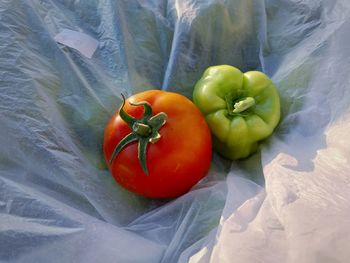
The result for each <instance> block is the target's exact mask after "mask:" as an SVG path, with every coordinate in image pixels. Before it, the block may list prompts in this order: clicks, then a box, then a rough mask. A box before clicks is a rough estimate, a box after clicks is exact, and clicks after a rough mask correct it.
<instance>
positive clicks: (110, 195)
mask: <svg viewBox="0 0 350 263" xmlns="http://www.w3.org/2000/svg"><path fill="white" fill-rule="evenodd" d="M63 29H71V30H75V31H80V32H84V33H86V34H88V35H90V36H92V37H94V38H95V39H97V40H98V41H99V46H98V48H97V50H96V52H95V54H94V56H93V57H92V59H88V58H86V57H84V56H83V55H82V54H80V53H79V52H78V51H76V50H74V49H71V48H68V47H65V46H63V45H60V44H57V43H56V42H55V41H54V39H53V38H54V37H55V35H56V34H58V33H59V32H61V31H62V30H63ZM349 35H350V2H349V1H347V0H337V1H334V0H323V1H321V0H304V1H301V0H266V1H263V0H209V1H208V0H181V1H180V0H168V1H166V0H164V1H157V0H153V1H151V0H149V1H148V0H147V1H146V0H144V1H143V0H138V1H136V0H132V1H126V0H125V1H123V0H101V1H94V0H84V1H79V0H76V1H74V0H56V1H53V0H40V1H39V0H28V1H19V0H2V1H1V2H0V262H26V263H30V262H33V263H34V262H35V263H40V262H50V263H51V262H87V263H90V262H91V263H94V262H103V263H108V262H122V263H124V262H132V263H135V262H136V263H137V262H147V263H148V262H163V263H165V262H170V263H172V262H181V263H182V262H191V263H194V262H200V263H209V262H210V263H217V262H223V263H226V262H235V263H250V262H252V263H253V262H276V263H277V262H278V263H280V262H287V263H292V262H293V263H294V262H300V263H304V262H305V263H313V262H315V263H316V262H317V263H323V262H324V263H333V262H337V263H338V262H349V258H350V250H349V246H350V245H349V244H350V228H349V225H350V140H349V136H348V134H349V130H350V111H349V109H350V74H349V72H350V46H349ZM217 64H230V65H233V66H236V67H239V68H240V69H241V70H242V71H247V70H255V69H257V70H261V71H264V72H265V73H266V74H267V75H269V76H270V77H271V78H272V79H273V81H274V82H275V84H276V86H277V87H278V89H279V91H280V95H281V100H282V120H281V123H280V125H279V126H278V128H277V130H276V131H275V133H274V135H273V136H272V137H271V138H269V139H268V140H267V141H265V142H264V143H263V144H262V145H261V148H260V150H259V152H258V153H257V154H255V155H253V156H252V157H250V158H248V159H247V160H243V161H238V162H229V161H227V160H224V159H222V158H220V157H219V156H217V155H215V156H214V158H213V162H212V167H211V170H210V172H209V174H208V176H207V177H206V178H205V179H204V180H203V181H202V182H200V183H199V184H198V185H196V186H195V187H194V189H193V190H192V191H191V192H189V193H188V194H186V195H184V196H182V197H180V198H178V199H176V200H171V201H158V200H148V199H144V198H141V197H138V196H136V195H134V194H131V193H129V192H127V191H125V190H123V189H122V188H120V187H119V186H118V185H117V184H116V183H115V182H114V180H113V178H112V177H111V175H110V174H109V172H108V171H107V170H106V166H105V164H104V161H103V159H102V154H101V145H102V139H103V129H104V126H105V124H106V122H107V121H108V119H109V118H110V117H111V115H112V114H113V113H114V112H115V111H116V110H117V109H118V107H119V105H120V103H121V96H120V94H121V93H125V94H127V95H131V94H134V93H136V92H139V91H142V90H147V89H154V88H157V89H162V90H168V91H174V92H178V93H181V94H183V95H185V96H187V97H189V98H191V94H192V89H193V86H194V83H195V82H196V81H197V80H198V79H199V78H200V76H201V74H202V73H203V71H204V69H205V68H206V67H208V66H211V65H217Z"/></svg>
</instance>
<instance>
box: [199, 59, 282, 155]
mask: <svg viewBox="0 0 350 263" xmlns="http://www.w3.org/2000/svg"><path fill="white" fill-rule="evenodd" d="M193 101H194V103H195V104H196V105H197V107H198V108H199V109H200V110H201V112H202V113H203V115H204V116H205V118H206V121H207V123H208V125H209V127H210V129H211V132H212V137H213V147H214V149H215V150H216V151H217V152H218V153H220V154H221V155H223V156H224V157H226V158H228V159H231V160H236V159H240V158H245V157H248V156H249V155H250V154H252V153H254V152H255V151H256V150H257V148H258V143H259V142H260V141H261V140H263V139H265V138H267V137H268V136H270V135H271V134H272V132H273V130H274V128H275V127H276V126H277V124H278V122H279V119H280V99H279V95H278V92H277V89H276V87H275V86H274V84H273V83H272V81H271V79H269V78H268V77H267V76H266V75H265V74H264V73H262V72H259V71H249V72H246V73H242V72H241V71H240V70H239V69H237V68H235V67H232V66H229V65H219V66H212V67H209V68H208V69H206V70H205V72H204V74H203V76H202V77H201V79H200V80H199V81H198V82H197V83H196V85H195V87H194V91H193Z"/></svg>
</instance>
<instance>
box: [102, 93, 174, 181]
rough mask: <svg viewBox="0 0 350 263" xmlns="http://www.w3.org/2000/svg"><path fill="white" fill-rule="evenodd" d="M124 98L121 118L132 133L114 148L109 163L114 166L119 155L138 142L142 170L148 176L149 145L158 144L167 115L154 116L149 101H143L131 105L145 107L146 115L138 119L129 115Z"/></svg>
mask: <svg viewBox="0 0 350 263" xmlns="http://www.w3.org/2000/svg"><path fill="white" fill-rule="evenodd" d="M122 97H123V105H122V106H121V108H120V110H119V116H120V117H121V119H122V120H123V121H125V123H126V124H127V125H128V126H129V127H130V128H131V130H132V131H131V132H130V133H129V134H128V135H126V136H125V137H124V138H123V139H122V140H120V142H119V143H118V145H117V146H116V147H115V148H114V151H113V153H112V156H111V159H110V160H109V163H110V164H112V162H113V160H114V159H115V157H116V156H117V155H118V153H119V152H120V151H121V150H122V149H123V148H124V147H125V146H126V145H128V144H130V143H132V142H134V141H138V155H137V157H138V159H139V162H140V164H141V167H142V170H143V171H144V173H145V174H146V175H148V168H147V163H146V156H147V146H148V143H156V142H157V141H159V139H160V138H161V135H160V133H159V129H160V128H161V127H162V126H163V125H164V124H165V123H166V119H167V115H166V113H164V112H160V113H158V114H156V115H153V112H152V107H151V105H150V104H149V103H148V102H147V101H141V102H138V103H131V102H129V103H130V104H131V105H132V106H136V107H137V106H143V108H144V114H143V117H141V118H140V119H136V118H134V117H133V116H131V115H129V114H128V113H127V112H126V111H125V110H124V105H125V97H124V95H123V94H122Z"/></svg>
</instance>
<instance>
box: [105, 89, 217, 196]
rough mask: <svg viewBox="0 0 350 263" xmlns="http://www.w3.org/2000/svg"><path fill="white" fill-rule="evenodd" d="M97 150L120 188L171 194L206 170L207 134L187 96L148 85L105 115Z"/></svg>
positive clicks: (188, 185) (177, 193) (209, 148)
mask: <svg viewBox="0 0 350 263" xmlns="http://www.w3.org/2000/svg"><path fill="white" fill-rule="evenodd" d="M155 116H156V117H155ZM123 119H124V120H126V121H124V120H123ZM127 122H129V124H127ZM135 123H137V124H135ZM140 123H141V124H140ZM140 126H142V127H140ZM145 126H148V127H145ZM124 138H127V139H126V140H125V139H124ZM123 139H124V141H123ZM121 141H122V142H121ZM117 145H118V150H117V153H116V152H115V150H116V147H117ZM103 151H104V157H105V160H106V162H107V164H108V168H109V170H110V172H111V173H112V175H113V177H114V178H115V179H116V180H117V182H118V183H119V184H120V185H122V186H123V187H124V188H126V189H128V190H129V191H132V192H134V193H137V194H140V195H143V196H146V197H150V198H173V197H177V196H180V195H182V194H184V193H186V192H187V191H189V190H190V189H191V187H192V186H194V185H195V184H196V183H197V182H198V181H199V180H200V179H202V178H203V177H204V176H205V175H206V174H207V172H208V170H209V167H210V163H211V157H212V145H211V135H210V130H209V127H208V125H207V123H206V121H205V119H204V117H203V115H202V114H201V112H200V111H199V110H198V109H197V107H196V106H195V105H194V104H193V103H192V102H191V101H190V100H189V99H187V98H186V97H184V96H182V95H180V94H177V93H172V92H166V91H160V90H149V91H145V92H141V93H138V94H135V95H133V96H131V97H129V98H128V99H127V100H126V102H125V104H123V105H122V107H121V108H120V111H119V112H117V113H115V115H114V116H113V117H112V118H111V120H110V121H109V123H108V124H107V126H106V128H105V133H104V144H103ZM142 156H143V157H142Z"/></svg>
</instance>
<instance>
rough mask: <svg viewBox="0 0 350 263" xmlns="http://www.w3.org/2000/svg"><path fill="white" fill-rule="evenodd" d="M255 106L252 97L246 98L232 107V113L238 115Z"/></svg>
mask: <svg viewBox="0 0 350 263" xmlns="http://www.w3.org/2000/svg"><path fill="white" fill-rule="evenodd" d="M254 105H255V99H254V98H253V97H246V98H244V99H242V100H240V101H238V102H236V103H235V104H234V105H233V108H234V109H233V110H232V112H233V113H240V112H242V111H245V110H247V109H249V108H251V107H253V106H254Z"/></svg>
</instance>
